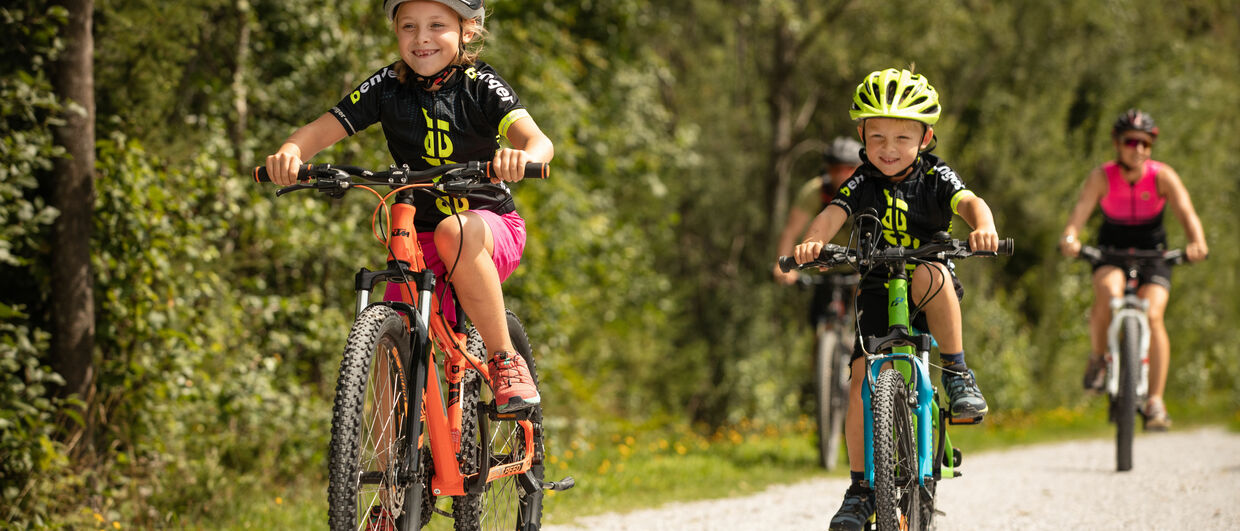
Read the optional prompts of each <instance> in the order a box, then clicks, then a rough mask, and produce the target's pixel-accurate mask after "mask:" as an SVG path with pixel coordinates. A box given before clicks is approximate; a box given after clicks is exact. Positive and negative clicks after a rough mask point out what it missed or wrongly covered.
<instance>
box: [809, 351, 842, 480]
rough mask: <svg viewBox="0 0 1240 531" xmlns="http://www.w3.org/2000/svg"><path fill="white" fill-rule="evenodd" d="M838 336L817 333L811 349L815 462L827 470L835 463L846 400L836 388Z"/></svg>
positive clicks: (840, 390)
mask: <svg viewBox="0 0 1240 531" xmlns="http://www.w3.org/2000/svg"><path fill="white" fill-rule="evenodd" d="M839 356H840V334H839V332H838V331H836V330H830V329H826V330H823V331H821V332H819V333H818V341H817V344H816V345H815V348H814V392H815V396H816V405H817V413H818V463H819V464H820V465H822V467H823V468H825V469H827V470H832V469H834V468H835V466H836V463H837V462H838V461H839V453H840V431H841V430H842V429H843V426H844V412H845V408H846V407H847V403H848V402H847V400H848V397H847V396H845V395H844V394H843V393H846V392H847V391H846V390H845V389H844V388H842V387H841V386H840V377H841V374H840V369H841V365H842V364H841V363H840V362H839Z"/></svg>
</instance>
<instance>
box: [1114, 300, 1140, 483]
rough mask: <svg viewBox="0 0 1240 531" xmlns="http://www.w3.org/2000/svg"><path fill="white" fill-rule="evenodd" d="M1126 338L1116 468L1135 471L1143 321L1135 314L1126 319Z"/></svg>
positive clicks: (1117, 404) (1121, 365)
mask: <svg viewBox="0 0 1240 531" xmlns="http://www.w3.org/2000/svg"><path fill="white" fill-rule="evenodd" d="M1122 331H1123V334H1124V337H1123V339H1122V341H1120V350H1119V391H1118V393H1117V395H1116V396H1115V397H1114V398H1113V402H1112V410H1113V415H1114V418H1115V469H1116V470H1118V471H1120V472H1124V471H1127V470H1132V437H1133V432H1134V430H1135V424H1136V415H1137V403H1138V402H1137V376H1138V375H1140V374H1141V365H1140V363H1141V361H1140V360H1141V358H1140V352H1138V348H1139V345H1140V341H1141V324H1140V323H1139V322H1138V321H1137V319H1136V318H1135V317H1127V318H1125V319H1124V324H1123V327H1122Z"/></svg>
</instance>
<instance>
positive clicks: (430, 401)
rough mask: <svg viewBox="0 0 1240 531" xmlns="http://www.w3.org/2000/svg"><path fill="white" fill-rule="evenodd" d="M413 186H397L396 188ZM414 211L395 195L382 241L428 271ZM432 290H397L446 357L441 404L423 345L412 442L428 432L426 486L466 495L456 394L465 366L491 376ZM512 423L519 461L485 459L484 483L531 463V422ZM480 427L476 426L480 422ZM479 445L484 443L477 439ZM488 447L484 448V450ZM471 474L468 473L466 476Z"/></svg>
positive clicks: (431, 352)
mask: <svg viewBox="0 0 1240 531" xmlns="http://www.w3.org/2000/svg"><path fill="white" fill-rule="evenodd" d="M418 186H419V185H411V186H408V187H402V188H400V189H398V190H396V191H395V192H399V191H401V190H404V189H406V188H413V187H418ZM421 186H426V185H421ZM395 192H393V193H395ZM416 211H417V210H416V208H415V207H414V206H413V205H412V204H410V203H409V202H405V201H402V200H401V199H399V198H398V199H397V200H396V202H395V204H393V205H392V222H391V231H390V233H389V236H388V240H387V246H388V250H389V253H390V254H389V257H390V258H391V259H393V260H397V261H400V262H404V263H406V264H409V267H410V270H412V271H415V272H417V271H425V270H427V269H428V268H427V267H426V262H425V259H424V256H423V254H422V247H421V244H420V243H419V242H418V240H417V233H416V229H415V226H414V214H415V213H416ZM434 291H436V290H424V291H419V290H418V289H417V287H416V286H414V285H412V283H409V284H408V285H406V286H402V289H400V290H399V292H400V299H401V301H402V302H405V303H408V304H410V305H413V306H415V307H416V308H417V309H418V315H416V316H406V320H408V319H414V318H416V319H419V320H422V321H423V322H422V324H423V325H427V326H426V327H423V328H421V329H422V330H429V334H430V338H431V340H432V342H433V346H434V347H437V348H438V349H439V350H440V351H442V352H443V353H444V358H445V359H444V377H445V379H446V381H447V386H448V399H447V401H446V403H445V401H444V396H443V390H442V389H441V388H440V380H439V375H438V373H437V372H436V366H435V349H434V348H431V346H430V345H428V346H427V351H428V352H427V353H426V355H427V357H428V360H427V378H426V390H425V393H424V400H423V404H422V413H421V414H422V417H423V420H425V421H426V432H427V433H424V434H422V435H421V436H419V440H418V441H417V444H418V447H419V448H420V447H422V445H423V444H424V441H425V439H426V436H428V435H429V437H430V445H431V446H430V447H431V457H432V461H433V462H434V466H435V474H434V477H433V478H432V480H431V485H430V489H431V492H432V493H433V494H434V495H436V496H460V495H464V494H465V490H466V487H465V479H466V477H467V476H466V475H464V474H462V473H461V469H460V463H459V462H458V461H457V455H458V454H459V453H460V450H461V401H460V398H461V394H462V393H461V390H462V381H463V379H464V374H465V370H467V369H471V368H472V369H475V370H477V371H478V374H479V375H480V376H481V377H482V378H483V382H486V384H488V385H489V384H490V382H491V375H490V374H489V372H488V370H487V364H486V360H480V359H478V358H477V357H475V356H473V355H472V354H470V353H469V351H468V349H467V348H466V346H465V343H466V336H465V334H462V333H459V332H457V331H455V330H453V329H452V328H450V327H449V326H448V323H447V319H444V318H442V317H441V316H440V311H439V307H440V301H439V297H438V296H437V295H436V294H435V293H434ZM428 292H429V293H428ZM413 293H420V294H423V295H420V296H419V299H420V300H418V301H413V300H410V298H411V295H412V294H413ZM428 304H429V311H426V309H427V308H426V305H428ZM361 307H364V305H362V304H360V303H359V309H360V308H361ZM436 317H439V318H436ZM411 329H412V327H411ZM415 363H416V361H415ZM478 415H479V416H482V415H486V412H484V411H479V412H478ZM517 422H518V424H519V425H520V426H521V429H522V432H523V434H524V438H525V455H524V456H522V458H521V459H520V460H519V461H515V462H508V463H502V464H500V465H499V466H495V467H490V463H485V464H484V466H488V467H489V469H488V470H487V472H486V481H487V482H490V481H494V480H496V479H499V478H502V477H506V476H511V475H514V474H519V473H522V472H525V471H527V470H529V469H530V467H531V466H532V465H533V462H534V430H533V425H532V424H531V423H530V422H529V421H528V420H519V421H517ZM479 429H481V423H480V425H479ZM482 444H483V445H484V446H485V445H488V444H489V442H488V441H482ZM487 451H488V452H489V450H487ZM419 466H420V463H419ZM472 475H473V474H470V475H469V476H472Z"/></svg>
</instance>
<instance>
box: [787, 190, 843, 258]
mask: <svg viewBox="0 0 1240 531" xmlns="http://www.w3.org/2000/svg"><path fill="white" fill-rule="evenodd" d="M847 220H848V213H847V212H845V211H844V208H843V207H841V206H839V205H834V204H831V205H827V208H824V209H823V210H822V212H820V213H819V214H818V215H817V216H815V217H814V220H813V221H811V222H810V224H809V230H808V231H806V232H805V239H804V240H802V241H801V243H800V244H799V245H797V246H796V248H795V249H793V256H794V257H795V258H796V260H797V263H798V264H804V263H805V262H810V261H813V260H815V259H817V258H818V253H819V252H821V251H822V246H823V243H824V242H826V241H829V240H830V239H831V238H834V237H835V233H837V232H839V231H840V227H843V226H844V222H845V221H847Z"/></svg>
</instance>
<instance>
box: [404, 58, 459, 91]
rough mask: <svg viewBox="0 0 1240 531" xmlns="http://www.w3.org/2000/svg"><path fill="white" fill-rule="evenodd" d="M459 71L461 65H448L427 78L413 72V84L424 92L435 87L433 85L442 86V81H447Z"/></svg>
mask: <svg viewBox="0 0 1240 531" xmlns="http://www.w3.org/2000/svg"><path fill="white" fill-rule="evenodd" d="M460 69H461V65H457V64H450V65H448V66H445V67H444V69H443V70H440V71H439V72H438V73H435V74H432V75H429V76H423V75H421V74H418V73H417V72H414V82H415V83H417V84H418V86H419V87H422V89H424V90H431V89H432V88H434V87H435V85H441V84H443V82H444V81H447V80H448V78H450V77H452V74H453V73H454V72H456V71H457V70H460Z"/></svg>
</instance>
